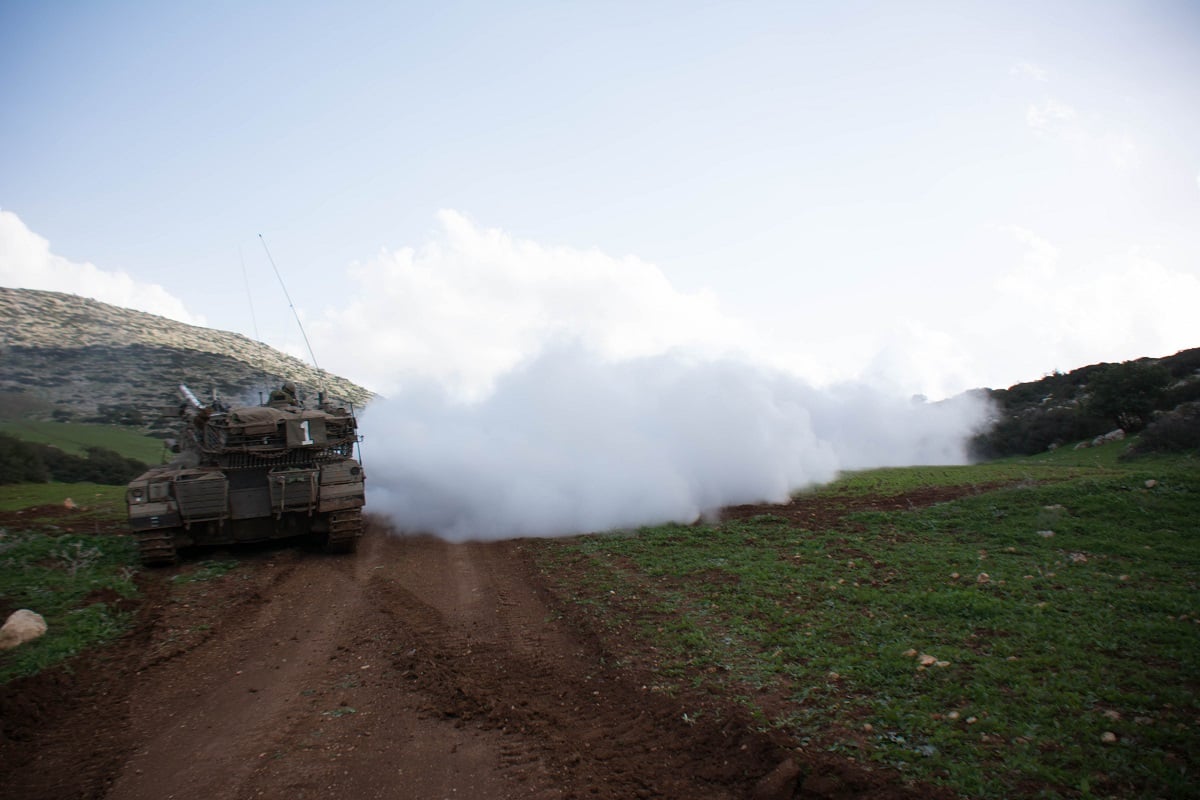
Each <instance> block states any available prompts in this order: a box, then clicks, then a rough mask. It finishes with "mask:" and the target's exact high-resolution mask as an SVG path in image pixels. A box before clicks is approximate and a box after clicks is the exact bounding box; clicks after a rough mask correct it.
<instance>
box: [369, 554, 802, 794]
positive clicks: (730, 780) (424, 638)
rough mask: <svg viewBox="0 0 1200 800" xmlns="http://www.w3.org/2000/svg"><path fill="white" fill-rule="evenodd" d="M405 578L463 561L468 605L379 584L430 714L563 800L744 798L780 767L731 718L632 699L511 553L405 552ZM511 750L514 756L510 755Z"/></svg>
mask: <svg viewBox="0 0 1200 800" xmlns="http://www.w3.org/2000/svg"><path fill="white" fill-rule="evenodd" d="M400 546H401V547H402V548H403V549H405V550H407V551H408V557H407V558H402V559H401V562H402V563H404V564H405V565H406V567H405V569H406V570H407V571H408V572H409V573H410V574H423V575H429V574H431V573H430V571H429V570H427V569H424V568H423V567H422V562H426V561H427V562H429V563H430V564H433V563H437V562H438V561H439V560H442V559H445V558H447V557H448V556H447V553H450V554H452V555H450V556H449V557H452V558H455V559H463V558H466V559H467V560H469V562H470V566H469V568H466V569H463V570H462V571H460V572H459V575H464V574H470V575H471V576H472V579H471V581H470V586H471V587H472V588H471V591H472V595H473V596H472V597H471V600H470V602H466V603H461V604H459V605H454V604H453V603H451V602H449V600H450V598H452V597H457V598H459V600H460V601H461V599H462V598H463V597H464V594H463V593H462V592H461V591H455V592H450V593H440V594H439V593H438V592H436V591H431V587H430V586H429V582H428V581H416V582H413V583H407V582H406V581H405V580H404V579H403V577H401V578H400V579H398V580H387V581H381V582H377V583H376V584H374V585H373V586H372V590H373V591H376V592H379V593H380V594H381V595H382V596H383V597H382V598H381V601H380V603H379V604H380V605H381V606H382V607H386V608H389V609H391V613H393V614H394V615H395V616H396V618H397V620H398V622H399V623H400V625H399V626H398V627H400V628H403V629H407V630H408V631H410V632H411V635H412V636H413V637H414V647H413V648H412V649H410V650H408V651H406V652H405V653H404V654H403V655H402V657H400V658H399V659H397V660H396V661H395V662H394V664H395V665H396V666H397V667H398V668H400V669H401V670H402V671H403V674H404V675H405V676H406V678H407V679H409V680H410V681H412V682H413V683H415V684H416V685H418V686H419V687H420V688H421V689H422V691H424V692H425V693H426V694H427V695H428V696H429V697H430V698H431V700H433V701H434V702H435V706H434V708H433V710H434V711H440V713H442V714H443V715H447V716H455V717H459V718H462V719H467V720H471V721H472V722H473V723H475V724H480V725H483V726H486V727H491V728H496V729H499V730H501V731H503V732H504V733H505V734H506V735H507V736H509V737H511V739H516V740H519V741H520V743H521V744H520V747H519V748H518V750H519V751H520V753H521V756H520V758H526V759H532V758H534V757H536V759H537V760H538V761H539V762H540V770H541V773H542V774H544V775H547V776H549V777H550V779H551V783H552V785H553V786H556V787H558V788H559V789H560V790H561V791H562V796H563V797H583V796H587V797H612V798H618V797H620V798H626V797H711V798H722V797H746V796H748V795H749V794H750V793H751V791H752V789H753V787H754V785H755V783H756V782H757V781H758V780H759V779H760V778H762V777H763V776H764V775H766V774H767V773H769V772H770V771H771V770H772V768H773V767H775V766H776V765H777V764H778V763H779V761H780V760H781V759H782V758H783V757H784V754H783V753H782V752H781V750H780V749H779V748H777V747H776V746H775V745H774V744H773V743H772V742H770V741H769V740H768V739H767V737H765V736H762V735H759V734H756V733H753V732H751V731H750V727H749V726H748V725H747V724H746V720H745V719H742V718H739V717H737V716H734V715H730V716H727V717H725V718H723V719H719V718H716V717H710V718H708V719H706V720H703V721H692V722H690V723H689V722H687V721H685V719H684V715H683V712H684V708H682V707H681V706H680V705H679V703H678V702H677V701H675V700H673V699H672V698H668V697H664V696H662V695H658V694H654V693H651V692H650V691H649V690H648V689H646V688H645V687H639V686H631V685H628V684H627V683H626V681H625V680H624V679H623V677H624V676H622V675H621V674H620V673H619V672H616V671H614V670H610V669H609V668H607V667H606V666H605V664H604V663H603V653H602V652H601V651H600V650H599V648H598V647H597V646H596V644H595V643H594V642H591V641H589V640H587V639H586V638H583V639H581V638H579V637H578V636H577V634H576V633H575V632H574V631H571V630H570V629H569V628H568V626H567V625H566V623H564V622H562V621H560V620H555V619H552V616H553V615H552V614H551V612H550V609H549V608H548V607H547V606H546V604H545V603H544V602H543V601H542V600H541V599H540V598H539V597H538V595H537V591H536V589H535V588H534V586H533V585H532V583H531V581H532V575H533V570H532V569H530V568H529V567H528V565H527V564H526V563H525V559H524V556H523V554H522V553H521V545H520V543H515V542H502V543H493V544H467V545H447V544H444V543H441V542H436V541H434V540H425V541H409V542H405V543H402V544H401V545H400ZM511 739H510V746H512V743H511Z"/></svg>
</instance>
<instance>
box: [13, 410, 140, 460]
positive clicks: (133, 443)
mask: <svg viewBox="0 0 1200 800" xmlns="http://www.w3.org/2000/svg"><path fill="white" fill-rule="evenodd" d="M0 433H7V434H8V435H10V436H15V437H17V438H18V439H24V440H25V441H27V442H39V443H41V444H49V445H53V446H55V447H57V448H58V449H59V450H62V451H63V452H65V453H70V454H72V455H77V456H83V455H85V454H86V453H85V450H86V449H87V448H88V447H104V448H107V449H109V450H113V451H115V452H117V453H120V454H121V455H123V456H125V457H126V458H136V459H137V460H138V461H143V462H145V463H147V464H159V463H161V462H162V457H163V442H162V439H155V438H153V437H151V436H144V435H143V434H142V433H141V432H140V431H138V430H136V429H133V428H123V427H120V426H119V425H97V424H93V423H88V422H36V421H32V420H19V421H6V422H0Z"/></svg>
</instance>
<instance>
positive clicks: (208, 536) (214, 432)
mask: <svg viewBox="0 0 1200 800" xmlns="http://www.w3.org/2000/svg"><path fill="white" fill-rule="evenodd" d="M179 392H180V394H181V395H182V397H183V400H184V402H183V403H182V404H181V405H180V406H179V416H180V417H181V422H182V425H181V431H180V436H179V439H178V440H176V441H175V442H173V443H172V442H169V444H171V445H172V450H173V451H174V452H176V453H177V455H176V457H175V458H174V459H173V460H172V461H171V463H169V464H165V465H163V466H158V467H153V468H151V469H149V470H147V471H146V472H144V473H143V474H141V475H139V476H138V477H136V478H134V479H133V480H132V481H131V482H130V483H129V486H128V488H127V490H126V493H125V499H126V504H127V506H128V510H129V527H130V530H131V531H132V532H133V534H134V536H135V537H136V538H137V543H138V550H139V553H140V555H141V560H142V563H143V564H147V565H154V566H157V565H165V564H174V563H176V561H177V560H178V556H177V553H178V551H179V549H180V548H182V547H191V546H200V547H203V546H209V545H227V544H235V543H241V542H261V541H267V540H270V539H284V538H293V537H306V538H308V539H310V540H313V541H316V542H318V543H320V544H321V545H323V546H324V547H325V548H326V549H327V550H329V551H330V552H341V553H348V552H352V551H353V550H354V549H355V546H356V545H357V542H358V539H359V537H360V536H361V535H362V531H363V520H362V508H363V505H364V503H365V495H364V482H365V480H366V476H365V475H364V473H363V469H362V466H361V465H360V464H359V462H358V461H356V460H355V459H354V458H353V453H354V446H355V444H357V443H358V441H359V436H358V423H357V421H356V419H355V417H354V413H353V409H351V410H349V411H347V410H346V409H345V408H344V407H340V406H335V405H333V404H331V403H328V402H326V401H325V398H324V396H323V395H321V396H319V397H318V402H317V407H316V408H306V407H305V406H303V405H302V404H301V403H300V402H299V400H298V399H297V393H296V387H295V385H294V384H292V383H290V382H289V383H285V384H284V385H283V388H282V389H277V390H275V391H273V392H271V394H270V397H269V400H268V402H266V403H264V404H262V405H257V406H244V407H236V408H235V407H229V406H226V405H225V404H223V403H222V402H220V401H219V400H217V399H215V398H214V399H213V400H212V402H211V403H208V404H204V403H201V402H200V401H199V400H198V399H197V398H196V396H195V394H193V393H192V392H191V390H190V389H188V387H186V386H180V387H179Z"/></svg>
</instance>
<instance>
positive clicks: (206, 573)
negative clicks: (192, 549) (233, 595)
mask: <svg viewBox="0 0 1200 800" xmlns="http://www.w3.org/2000/svg"><path fill="white" fill-rule="evenodd" d="M238 566H239V562H237V561H233V560H232V559H210V560H207V561H201V562H200V563H198V564H196V565H195V566H194V567H192V568H190V569H187V570H186V571H184V572H180V573H179V574H178V575H175V576H173V577H172V578H171V580H172V581H173V582H175V583H203V582H204V581H211V580H213V579H215V578H219V577H221V576H222V575H225V574H226V573H228V572H230V571H232V570H234V569H236V568H237V567H238Z"/></svg>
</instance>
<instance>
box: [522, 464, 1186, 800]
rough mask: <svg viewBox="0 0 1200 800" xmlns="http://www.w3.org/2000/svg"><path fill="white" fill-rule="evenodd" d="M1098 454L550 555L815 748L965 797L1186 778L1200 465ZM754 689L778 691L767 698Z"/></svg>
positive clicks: (884, 473)
mask: <svg viewBox="0 0 1200 800" xmlns="http://www.w3.org/2000/svg"><path fill="white" fill-rule="evenodd" d="M1109 447H1113V449H1114V451H1115V450H1116V449H1117V448H1116V447H1115V446H1113V445H1109ZM1103 449H1104V448H1094V449H1093V448H1089V450H1088V451H1069V453H1068V454H1063V453H1060V452H1055V453H1048V454H1045V455H1043V456H1037V457H1034V458H1031V459H1019V460H1017V459H1014V460H1008V461H1003V462H996V463H993V464H986V465H979V466H975V467H962V468H950V467H947V468H913V469H889V470H875V471H870V472H862V473H855V474H852V475H848V476H845V477H843V478H842V479H841V480H840V481H839V482H837V483H835V484H833V485H831V486H829V487H826V488H824V489H821V490H819V491H817V492H811V493H808V494H805V495H803V496H802V497H801V498H800V499H799V500H798V501H797V502H799V503H803V502H806V501H808V502H821V501H822V500H823V499H826V498H833V499H836V497H837V496H838V495H839V494H846V493H850V494H855V495H862V496H864V497H869V496H871V495H880V496H884V497H886V496H895V495H897V494H903V493H906V492H913V491H916V490H919V489H922V488H926V487H929V486H960V487H964V488H966V487H974V488H973V489H972V491H968V492H966V493H965V494H964V495H963V496H962V497H961V498H960V499H957V500H954V501H952V502H944V503H940V504H937V505H931V506H925V507H917V508H913V509H911V510H908V511H902V512H892V511H889V512H870V511H868V512H860V513H855V514H849V515H847V516H846V517H843V518H842V519H841V521H840V522H837V523H834V524H832V525H830V526H829V527H828V528H826V529H821V530H810V529H806V528H801V527H800V526H799V525H798V524H796V523H793V522H791V521H790V520H789V519H788V518H786V517H784V516H782V515H779V516H776V515H772V514H764V515H761V516H759V517H755V518H752V519H749V520H741V521H731V522H728V523H725V524H719V525H705V526H678V525H669V526H661V527H656V528H649V529H645V530H642V531H640V532H638V533H637V534H636V535H632V536H627V535H608V536H591V537H581V538H578V539H575V540H569V541H565V542H547V543H544V544H543V545H542V548H543V549H542V550H541V553H542V558H544V560H545V567H546V574H547V575H548V576H550V577H551V578H552V579H553V578H554V576H558V578H557V579H558V580H560V581H566V580H568V578H567V577H566V576H572V577H570V578H569V581H570V582H569V583H565V582H564V583H560V585H559V591H560V593H561V594H562V595H564V596H566V597H570V598H572V599H574V600H575V601H577V602H579V603H582V604H583V607H584V608H585V609H591V610H592V613H593V614H594V616H595V618H596V619H597V620H603V624H602V625H600V626H599V627H600V628H601V629H607V630H609V631H610V632H616V633H619V634H620V635H621V636H637V637H639V640H640V641H641V642H642V644H643V646H644V648H645V652H651V648H653V649H652V652H653V653H654V654H655V657H654V659H649V658H648V659H645V660H644V662H652V663H655V664H656V667H655V668H656V669H657V670H658V671H659V673H660V676H661V681H662V682H663V683H665V684H666V685H668V686H677V687H683V686H687V685H692V686H705V687H707V688H710V689H716V690H718V691H722V692H724V693H726V694H727V695H728V696H730V697H741V698H745V700H744V702H746V703H747V704H749V705H750V706H751V710H752V711H753V712H755V713H756V715H758V716H760V717H761V718H762V719H764V720H765V723H766V724H769V725H772V726H775V727H778V728H780V729H782V730H784V731H786V732H788V733H789V734H791V735H792V736H793V737H794V738H795V739H796V740H797V741H800V742H804V743H807V746H809V747H815V748H821V749H825V750H828V751H831V752H851V753H853V754H855V755H856V756H861V757H866V758H868V759H870V760H873V761H875V762H878V763H881V764H885V765H888V766H890V767H894V768H896V769H899V770H900V771H901V773H902V774H903V775H905V776H906V777H907V778H911V779H919V780H927V781H933V782H937V783H942V784H945V785H947V786H950V787H952V788H953V789H955V790H957V791H959V792H962V793H964V794H966V795H970V796H978V797H1011V796H1017V795H1022V794H1028V793H1030V792H1031V791H1034V792H1036V793H1040V794H1041V795H1044V796H1048V797H1065V796H1077V795H1078V794H1085V795H1086V794H1088V793H1089V792H1092V793H1096V794H1099V795H1117V796H1122V797H1126V796H1128V797H1141V796H1145V797H1156V796H1184V795H1186V794H1188V793H1189V792H1191V788H1190V786H1191V781H1190V780H1189V779H1188V778H1187V774H1188V773H1194V772H1195V770H1196V769H1197V767H1198V766H1200V764H1198V763H1197V760H1198V759H1197V754H1198V753H1200V725H1198V723H1197V720H1200V698H1198V694H1197V688H1198V684H1197V679H1196V676H1198V675H1200V605H1198V604H1197V597H1198V596H1200V595H1198V594H1197V585H1198V584H1200V470H1197V469H1196V464H1195V463H1194V461H1193V460H1192V459H1188V458H1186V457H1156V458H1149V459H1141V460H1137V461H1132V462H1127V463H1126V462H1118V461H1117V460H1116V457H1115V456H1113V457H1112V458H1108V457H1107V456H1106V455H1104V454H1100V455H1097V453H1096V452H1095V451H1099V450H1103ZM1122 449H1123V448H1122ZM1089 451H1092V452H1089ZM1080 454H1087V458H1092V459H1093V460H1092V461H1091V462H1088V461H1087V458H1085V457H1084V456H1083V455H1080ZM1147 481H1153V482H1154V483H1151V484H1149V485H1148V484H1147ZM988 486H996V487H999V488H994V489H991V490H985V488H986V487H988ZM580 566H583V567H584V568H585V569H583V570H580V569H578V567H580ZM557 567H575V568H574V569H571V568H563V569H560V568H557ZM923 655H924V656H929V657H931V658H930V659H927V660H929V661H930V663H929V664H927V665H922V663H921V660H920V657H921V656H923ZM939 664H940V666H939ZM760 688H767V689H770V690H771V691H770V692H768V693H767V694H769V695H771V696H773V697H776V698H777V697H780V696H782V697H784V698H785V702H784V703H782V704H779V703H775V704H774V705H772V706H771V708H769V709H768V708H765V707H759V706H758V705H756V703H757V702H758V701H757V700H756V699H755V698H757V697H760V696H761V694H762V693H760V692H758V691H755V690H757V689H760ZM787 698H790V700H787ZM1105 734H1112V735H1113V736H1115V741H1111V742H1109V741H1106V739H1107V738H1108V737H1106V736H1105ZM1031 786H1032V787H1036V789H1035V790H1031V789H1030V788H1029V787H1031Z"/></svg>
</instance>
